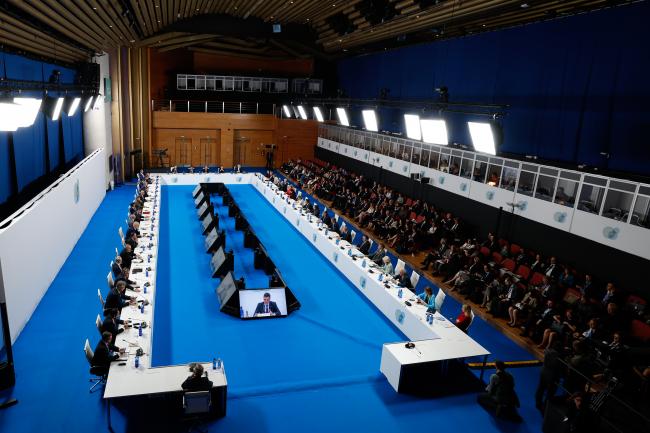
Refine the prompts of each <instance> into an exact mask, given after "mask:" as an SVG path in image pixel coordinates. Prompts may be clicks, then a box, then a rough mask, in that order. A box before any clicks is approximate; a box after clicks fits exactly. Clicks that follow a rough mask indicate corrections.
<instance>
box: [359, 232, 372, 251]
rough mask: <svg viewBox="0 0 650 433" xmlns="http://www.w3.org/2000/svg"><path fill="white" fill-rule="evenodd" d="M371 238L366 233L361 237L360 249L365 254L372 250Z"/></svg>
mask: <svg viewBox="0 0 650 433" xmlns="http://www.w3.org/2000/svg"><path fill="white" fill-rule="evenodd" d="M370 245H371V243H370V240H369V239H368V237H367V236H366V235H363V236H362V237H361V244H360V245H359V251H361V252H362V253H363V254H364V255H368V253H369V252H370Z"/></svg>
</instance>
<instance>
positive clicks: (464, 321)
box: [455, 304, 474, 332]
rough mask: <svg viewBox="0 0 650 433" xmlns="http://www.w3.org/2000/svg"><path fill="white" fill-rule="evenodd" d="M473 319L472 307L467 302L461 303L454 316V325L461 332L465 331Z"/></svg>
mask: <svg viewBox="0 0 650 433" xmlns="http://www.w3.org/2000/svg"><path fill="white" fill-rule="evenodd" d="M472 320H474V313H473V312H472V307H470V305H469V304H463V306H462V307H461V309H460V314H458V317H456V322H455V323H456V326H457V327H458V329H460V330H461V331H463V332H467V329H468V328H469V325H471V324H472Z"/></svg>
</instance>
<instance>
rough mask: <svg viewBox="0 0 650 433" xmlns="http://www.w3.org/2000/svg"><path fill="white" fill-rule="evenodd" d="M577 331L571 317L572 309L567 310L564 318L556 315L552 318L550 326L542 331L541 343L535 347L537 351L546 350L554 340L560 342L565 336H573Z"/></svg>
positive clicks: (574, 321)
mask: <svg viewBox="0 0 650 433" xmlns="http://www.w3.org/2000/svg"><path fill="white" fill-rule="evenodd" d="M576 329H577V321H576V318H575V317H574V316H573V308H567V309H566V310H565V311H564V316H560V315H559V314H556V315H554V316H553V321H552V322H551V325H550V326H549V327H548V328H546V329H545V330H544V334H543V335H542V342H541V343H539V344H538V345H537V348H538V349H546V348H547V347H548V346H550V345H551V344H553V342H554V341H555V340H556V339H559V340H560V341H562V338H563V337H564V336H565V335H567V334H568V335H573V333H574V332H575V331H576Z"/></svg>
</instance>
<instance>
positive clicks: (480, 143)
mask: <svg viewBox="0 0 650 433" xmlns="http://www.w3.org/2000/svg"><path fill="white" fill-rule="evenodd" d="M467 126H468V127H469V133H470V135H471V136H472V145H473V146H474V150H476V151H477V152H483V153H487V154H490V155H496V154H497V150H496V144H495V140H494V133H493V131H492V126H491V125H490V124H489V123H483V122H467Z"/></svg>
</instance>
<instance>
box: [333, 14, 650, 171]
mask: <svg viewBox="0 0 650 433" xmlns="http://www.w3.org/2000/svg"><path fill="white" fill-rule="evenodd" d="M649 16H650V5H649V4H648V2H644V3H640V4H635V5H629V6H625V7H617V8H613V9H606V10H603V11H598V12H593V13H589V14H582V15H578V16H574V17H569V18H564V19H557V20H554V21H548V22H544V23H537V24H530V25H527V26H522V27H517V28H512V29H506V30H502V31H495V32H488V33H482V34H478V35H473V36H468V37H463V38H456V39H450V40H446V41H439V42H432V43H429V44H422V45H416V46H410V47H405V48H401V49H398V50H392V51H384V52H380V53H376V54H371V55H365V56H360V57H353V58H349V59H344V60H342V61H340V62H339V64H338V71H339V84H340V86H341V88H342V89H343V90H344V91H345V92H346V93H347V94H348V95H349V96H350V97H352V98H377V97H379V92H380V89H382V88H388V89H390V93H389V98H391V99H432V98H434V97H435V94H434V93H433V89H434V88H435V87H440V86H447V87H448V88H449V93H450V100H451V101H452V102H468V101H470V102H478V103H499V104H508V105H510V108H509V109H508V111H507V113H508V114H507V116H506V117H505V118H504V119H502V120H501V124H502V126H503V129H504V131H503V132H504V142H503V144H502V147H501V150H502V151H503V152H509V153H518V154H522V155H537V156H539V157H541V158H546V159H554V160H561V161H566V162H573V163H577V164H581V163H586V164H589V165H595V166H600V167H603V168H610V169H613V170H621V171H632V172H639V173H644V174H650V146H646V145H644V143H645V141H647V140H646V139H645V137H646V135H647V134H646V133H645V131H647V130H648V127H649V126H650V125H649V123H650V122H649V121H648V117H649V112H650V110H649V109H648V108H647V106H646V105H644V104H646V103H647V102H646V101H647V100H648V98H649V97H650V79H649V78H648V77H650V50H648V49H647V41H648V40H650V26H648V25H647V24H646V22H647V17H649ZM382 111H383V116H382V117H381V118H380V129H388V130H393V131H402V132H403V131H404V125H403V120H396V118H398V117H401V114H390V115H386V113H385V112H384V111H385V110H382ZM445 116H446V117H447V118H448V120H449V121H450V122H452V121H453V124H451V125H448V127H449V131H450V140H451V141H457V142H460V143H467V144H469V143H471V140H470V138H469V131H468V130H467V126H466V124H465V122H466V121H467V120H472V118H471V116H460V115H451V114H445ZM351 117H352V118H355V116H354V115H352V116H351ZM476 119H481V118H480V117H477V118H476ZM483 119H485V118H483ZM354 123H355V124H357V125H361V124H362V123H361V122H360V120H359V121H355V122H354ZM601 152H608V153H610V155H611V159H609V160H607V159H605V158H604V157H603V156H601V155H600V153H601Z"/></svg>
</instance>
